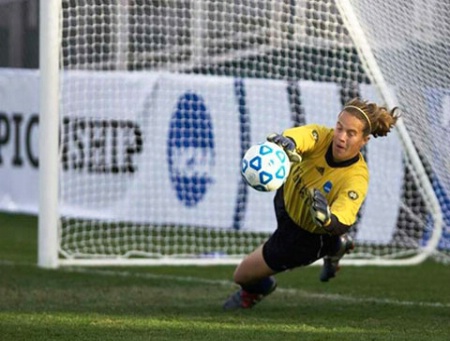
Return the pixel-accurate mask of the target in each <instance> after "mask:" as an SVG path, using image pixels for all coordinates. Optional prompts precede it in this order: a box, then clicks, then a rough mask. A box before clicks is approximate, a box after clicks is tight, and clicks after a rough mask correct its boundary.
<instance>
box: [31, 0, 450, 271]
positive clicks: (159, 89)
mask: <svg viewBox="0 0 450 341" xmlns="http://www.w3.org/2000/svg"><path fill="white" fill-rule="evenodd" d="M449 12H450V8H449V7H448V6H447V5H446V2H445V1H444V0H441V1H437V0H436V1H434V0H427V1H418V0H415V1H395V2H386V1H376V2H374V1H369V0H366V1H331V0H297V1H291V0H289V1H288V0H282V1H280V0H233V1H216V0H204V1H202V0H173V1H150V0H139V1H137V0H136V1H128V0H116V1H108V2H103V1H93V0H78V1H69V0H63V1H62V4H60V2H59V1H53V0H51V1H48V2H45V3H44V4H42V8H41V23H42V27H41V48H42V52H41V87H42V88H43V89H42V98H41V130H40V131H41V144H40V149H41V162H40V165H41V166H40V167H41V172H42V173H41V187H40V188H41V192H44V191H45V194H41V197H40V198H41V212H40V235H39V237H40V238H39V243H40V251H39V252H40V258H39V259H40V260H39V263H40V265H41V266H58V265H64V264H98V265H108V264H228V263H236V262H238V261H239V260H240V259H241V258H242V257H243V256H244V255H245V254H247V253H249V252H251V251H252V250H253V249H254V248H255V247H257V246H258V245H259V244H261V243H262V242H263V241H264V240H265V239H266V238H267V237H268V236H269V235H270V233H271V232H272V231H274V229H275V228H276V221H275V217H274V213H273V208H272V199H273V193H260V192H256V191H254V190H252V189H250V188H249V187H248V186H246V185H245V184H244V182H243V180H242V178H241V176H240V166H239V165H240V159H241V157H242V155H243V153H244V152H245V151H246V149H247V148H248V147H250V146H251V145H252V144H255V143H258V142H261V141H263V140H264V139H265V136H266V135H268V134H269V133H271V132H274V131H277V132H281V131H283V130H284V129H287V128H289V127H292V126H298V125H303V124H306V123H319V124H324V125H328V126H334V123H335V120H336V117H337V114H338V113H339V112H340V110H341V108H342V105H343V103H345V102H346V101H347V100H349V99H351V98H353V97H356V96H360V97H362V98H364V99H368V100H371V101H376V102H378V103H380V104H386V105H388V106H389V107H393V106H399V107H400V108H401V110H402V112H403V120H402V121H401V124H399V127H398V129H395V131H394V132H393V133H392V134H391V135H390V136H389V137H387V138H383V139H376V140H375V139H372V140H371V142H370V143H369V144H368V146H367V147H366V148H365V149H364V150H363V153H364V155H365V158H366V160H367V163H368V165H369V169H370V172H371V180H370V187H369V193H368V196H367V199H366V201H365V203H364V205H363V207H362V209H361V212H360V214H359V217H358V221H357V223H356V224H355V226H354V228H353V229H352V235H353V236H354V238H355V240H356V250H355V252H354V253H353V254H351V255H349V256H347V257H346V258H345V260H346V261H347V262H349V263H355V264H409V263H417V262H420V261H422V260H423V259H425V258H426V257H427V256H429V255H434V256H436V255H440V256H439V257H440V259H442V260H448V259H449V250H450V237H449V233H450V232H449V222H448V219H449V205H450V203H449V196H450V175H449V174H450V172H449V169H450V165H449V163H448V155H449V144H448V134H449V133H450V116H449V112H450V84H449V83H450V82H449V79H450V77H449V70H450V68H449V65H448V51H449V40H450V38H449V37H450V35H449V34H448V33H449V27H448V25H447V26H446V24H445V23H446V19H445V18H447V17H448V16H449V15H450V13H449ZM52 13H53V14H55V13H56V14H57V15H56V16H55V15H52ZM58 14H59V15H58ZM58 17H59V20H58ZM51 20H56V23H55V22H53V24H52V22H51ZM55 30H59V31H58V32H57V33H55ZM58 37H60V38H61V41H60V43H55V38H56V39H58ZM46 38H50V39H46ZM51 38H54V39H51ZM56 41H58V40H56ZM52 61H56V64H57V65H56V66H55V65H53V62H52ZM55 70H56V74H57V76H56V77H55ZM55 101H56V104H55V103H54V102H55ZM52 103H53V105H52ZM52 111H53V115H52V114H51V112H52ZM54 111H56V115H55V113H54ZM55 122H56V123H55ZM54 135H57V136H58V137H57V138H55V136H54ZM55 144H57V146H58V147H55ZM52 150H53V151H55V153H54V154H55V155H56V154H57V156H58V157H57V158H56V156H55V158H54V159H52ZM56 150H57V151H58V152H57V153H56ZM56 189H57V191H56ZM52 193H54V194H55V195H54V197H52ZM56 193H57V195H56Z"/></svg>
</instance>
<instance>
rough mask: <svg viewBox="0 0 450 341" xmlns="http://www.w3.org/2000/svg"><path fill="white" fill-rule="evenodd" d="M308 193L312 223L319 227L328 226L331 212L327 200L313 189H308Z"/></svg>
mask: <svg viewBox="0 0 450 341" xmlns="http://www.w3.org/2000/svg"><path fill="white" fill-rule="evenodd" d="M308 193H309V197H310V199H311V207H310V211H311V216H312V218H313V220H314V223H315V224H316V225H318V226H321V227H325V226H327V225H329V224H330V222H331V211H330V206H328V201H327V198H325V196H324V195H323V194H322V192H321V191H319V190H318V189H315V188H313V189H310V190H309V192H308Z"/></svg>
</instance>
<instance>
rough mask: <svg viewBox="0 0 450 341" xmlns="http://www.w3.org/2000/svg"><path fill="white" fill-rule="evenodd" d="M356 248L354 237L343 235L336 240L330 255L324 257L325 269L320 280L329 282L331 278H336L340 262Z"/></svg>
mask: <svg viewBox="0 0 450 341" xmlns="http://www.w3.org/2000/svg"><path fill="white" fill-rule="evenodd" d="M354 248H355V244H354V243H353V239H352V237H350V236H349V235H348V234H343V235H342V236H339V237H338V238H336V245H335V246H334V248H333V250H332V252H331V253H330V254H329V255H326V256H325V257H323V267H322V271H321V272H320V280H321V281H322V282H328V281H329V280H330V279H331V278H333V277H335V276H336V272H337V271H338V270H339V260H340V259H341V258H342V257H344V255H345V254H346V253H349V252H350V251H351V250H353V249H354Z"/></svg>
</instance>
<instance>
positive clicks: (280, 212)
mask: <svg viewBox="0 0 450 341" xmlns="http://www.w3.org/2000/svg"><path fill="white" fill-rule="evenodd" d="M274 207H275V214H276V217H277V223H278V227H277V229H276V230H275V232H274V233H273V234H272V236H271V237H270V238H269V239H268V240H267V242H266V243H265V244H264V246H263V257H264V260H265V261H266V263H267V265H268V266H269V267H270V268H271V269H272V270H274V271H277V272H280V271H284V270H288V269H293V268H296V267H299V266H306V265H309V264H311V263H313V262H315V261H316V260H318V259H320V258H322V257H323V256H325V255H327V254H330V253H332V252H333V250H335V249H336V247H337V246H338V245H339V244H338V243H339V237H338V236H331V235H327V234H316V233H311V232H308V231H306V230H304V229H303V228H301V227H300V226H298V225H297V224H296V223H295V222H294V221H293V220H292V219H291V218H290V217H289V215H288V214H287V212H286V209H285V206H284V199H283V187H281V188H280V189H279V190H278V191H277V193H276V195H275V198H274Z"/></svg>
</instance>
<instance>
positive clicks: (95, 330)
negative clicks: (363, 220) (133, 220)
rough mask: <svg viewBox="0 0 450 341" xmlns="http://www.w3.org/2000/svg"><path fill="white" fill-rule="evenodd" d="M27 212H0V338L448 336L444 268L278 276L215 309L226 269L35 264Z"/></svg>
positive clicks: (449, 305) (223, 293) (449, 276)
mask: <svg viewBox="0 0 450 341" xmlns="http://www.w3.org/2000/svg"><path fill="white" fill-rule="evenodd" d="M36 225H37V221H36V218H35V217H30V216H14V215H8V214H0V340H2V341H9V340H27V341H34V340H46V341H48V340H83V341H85V340H101V341H106V340H126V341H132V340H152V341H153V340H195V341H201V340H212V341H222V340H223V341H225V340H226V341H232V340H233V341H234V340H243V341H248V340H258V341H263V340H270V341H273V340H276V339H278V340H280V341H281V340H283V341H284V340H320V341H323V340H332V341H336V340H339V341H340V340H355V341H356V340H357V341H361V340H373V341H375V340H380V341H381V340H383V341H385V340H408V341H415V340H417V341H419V340H420V341H422V340H427V341H428V340H433V341H434V340H436V341H438V340H442V341H444V340H445V341H448V340H450V267H448V266H444V265H441V264H437V263H434V262H431V261H430V262H426V263H424V264H422V265H419V266H413V267H392V268H391V267H389V268H387V267H345V268H343V269H342V271H341V272H340V273H339V276H338V277H337V278H336V279H334V280H332V281H331V282H330V283H326V284H324V283H320V282H319V280H318V272H319V268H317V267H307V268H302V269H297V270H295V271H291V272H287V273H283V274H280V275H279V276H278V280H279V290H277V291H276V292H275V293H274V294H273V295H271V296H269V297H268V298H267V299H266V300H264V301H263V302H261V304H260V305H258V306H256V307H255V308H254V309H253V310H249V311H237V312H223V311H222V310H221V304H222V302H223V300H224V299H225V298H226V297H227V296H228V295H229V294H230V293H231V292H232V291H233V290H234V289H235V286H234V285H233V284H232V283H231V276H232V272H233V267H230V266H218V267H137V268H124V267H116V268H62V269H59V270H44V269H40V268H38V267H37V266H36V258H37V247H36V238H37V229H36Z"/></svg>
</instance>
